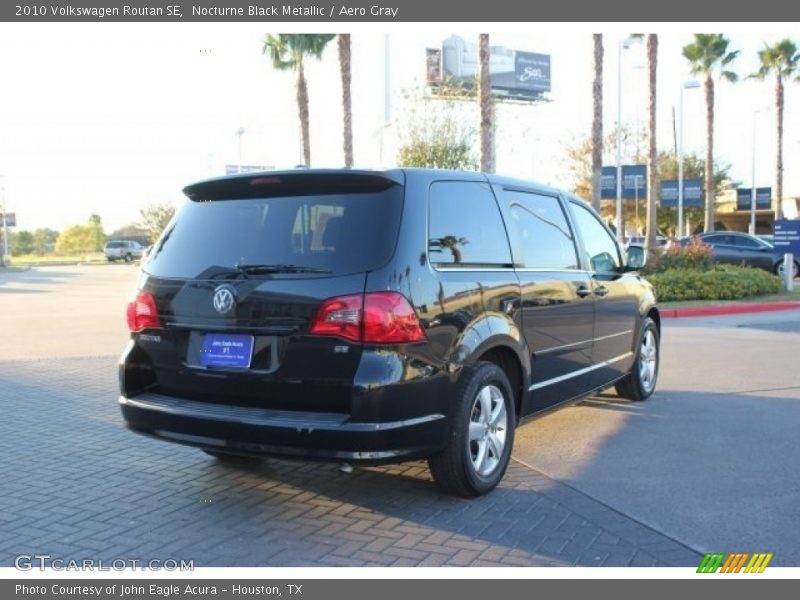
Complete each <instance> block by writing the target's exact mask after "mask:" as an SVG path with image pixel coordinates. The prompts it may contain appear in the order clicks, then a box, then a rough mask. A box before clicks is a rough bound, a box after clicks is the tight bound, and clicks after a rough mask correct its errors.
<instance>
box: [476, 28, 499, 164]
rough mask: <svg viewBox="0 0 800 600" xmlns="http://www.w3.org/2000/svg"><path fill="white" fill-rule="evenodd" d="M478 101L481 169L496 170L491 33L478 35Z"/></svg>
mask: <svg viewBox="0 0 800 600" xmlns="http://www.w3.org/2000/svg"><path fill="white" fill-rule="evenodd" d="M478 102H479V103H480V114H481V120H480V137H481V171H484V172H486V173H493V172H494V167H495V165H494V114H493V110H492V109H493V106H492V82H491V79H490V77H489V34H488V33H481V34H480V35H479V37H478Z"/></svg>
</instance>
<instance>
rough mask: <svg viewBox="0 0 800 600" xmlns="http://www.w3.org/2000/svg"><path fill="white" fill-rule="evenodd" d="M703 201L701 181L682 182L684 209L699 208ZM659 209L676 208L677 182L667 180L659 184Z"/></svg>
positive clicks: (703, 191) (675, 180) (703, 193)
mask: <svg viewBox="0 0 800 600" xmlns="http://www.w3.org/2000/svg"><path fill="white" fill-rule="evenodd" d="M704 200H705V190H704V189H703V180H702V179H684V180H683V206H684V208H691V207H695V208H697V207H701V206H703V202H704ZM661 207H662V208H677V207H678V180H677V179H669V180H667V181H662V182H661Z"/></svg>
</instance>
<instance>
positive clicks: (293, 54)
mask: <svg viewBox="0 0 800 600" xmlns="http://www.w3.org/2000/svg"><path fill="white" fill-rule="evenodd" d="M334 37H335V36H334V34H332V33H330V34H329V33H324V34H316V33H279V34H278V35H272V34H267V37H266V38H265V39H264V45H263V47H262V49H261V51H262V53H263V54H264V55H265V56H268V57H269V60H270V63H271V64H272V67H273V68H274V69H276V70H278V71H294V72H295V76H296V84H295V91H296V97H297V116H298V117H299V118H300V134H301V138H302V141H303V164H305V165H306V166H307V167H308V166H311V133H310V126H309V112H308V84H307V82H306V74H305V61H306V59H308V58H309V57H313V58H316V59H320V58H322V51H323V50H324V49H325V46H326V45H327V44H328V42H330V41H331V40H332V39H333V38H334Z"/></svg>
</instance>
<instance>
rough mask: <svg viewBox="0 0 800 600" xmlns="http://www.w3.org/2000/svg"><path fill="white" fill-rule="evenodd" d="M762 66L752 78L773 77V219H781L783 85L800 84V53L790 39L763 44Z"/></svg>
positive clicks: (759, 54) (760, 57)
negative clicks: (774, 135) (774, 139)
mask: <svg viewBox="0 0 800 600" xmlns="http://www.w3.org/2000/svg"><path fill="white" fill-rule="evenodd" d="M758 58H759V60H760V61H761V66H760V67H759V69H758V71H756V72H755V73H753V74H752V75H751V77H755V78H756V79H760V80H762V81H763V80H764V79H766V78H767V76H769V75H774V76H775V126H776V128H777V136H776V141H777V148H776V151H775V218H776V219H781V218H783V109H784V99H783V82H784V81H791V79H792V77H794V78H795V81H800V75H797V73H798V71H800V53H798V51H797V46H796V45H795V44H794V42H792V41H791V40H790V39H788V38H787V39H783V40H781V41H779V42H776V43H775V44H772V45H769V44H765V45H764V48H763V49H762V50H759V51H758ZM754 185H755V184H754Z"/></svg>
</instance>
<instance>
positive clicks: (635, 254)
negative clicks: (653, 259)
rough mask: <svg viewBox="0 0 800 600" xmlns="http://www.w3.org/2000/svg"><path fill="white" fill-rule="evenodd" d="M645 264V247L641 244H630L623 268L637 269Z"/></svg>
mask: <svg viewBox="0 0 800 600" xmlns="http://www.w3.org/2000/svg"><path fill="white" fill-rule="evenodd" d="M646 264H647V248H644V247H642V246H630V247H629V248H628V260H627V263H626V264H625V268H626V270H628V271H638V270H639V269H641V268H642V267H644V266H645V265H646Z"/></svg>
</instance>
